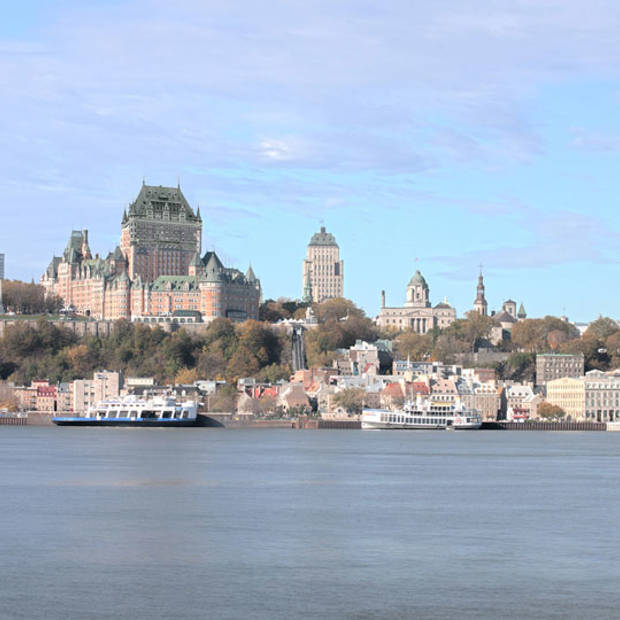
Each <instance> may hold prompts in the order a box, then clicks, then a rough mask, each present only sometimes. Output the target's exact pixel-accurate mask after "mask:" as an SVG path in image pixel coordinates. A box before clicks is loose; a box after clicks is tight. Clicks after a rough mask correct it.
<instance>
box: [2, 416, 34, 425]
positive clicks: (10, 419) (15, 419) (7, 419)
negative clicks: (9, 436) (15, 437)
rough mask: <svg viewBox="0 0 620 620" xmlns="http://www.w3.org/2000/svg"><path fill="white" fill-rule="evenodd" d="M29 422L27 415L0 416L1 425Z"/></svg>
mask: <svg viewBox="0 0 620 620" xmlns="http://www.w3.org/2000/svg"><path fill="white" fill-rule="evenodd" d="M27 423H28V418H26V417H25V416H0V426H26V424H27Z"/></svg>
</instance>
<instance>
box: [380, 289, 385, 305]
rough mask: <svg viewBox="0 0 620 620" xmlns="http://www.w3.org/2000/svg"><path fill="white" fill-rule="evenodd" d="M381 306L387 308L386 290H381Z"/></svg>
mask: <svg viewBox="0 0 620 620" xmlns="http://www.w3.org/2000/svg"><path fill="white" fill-rule="evenodd" d="M381 307H382V308H385V291H381Z"/></svg>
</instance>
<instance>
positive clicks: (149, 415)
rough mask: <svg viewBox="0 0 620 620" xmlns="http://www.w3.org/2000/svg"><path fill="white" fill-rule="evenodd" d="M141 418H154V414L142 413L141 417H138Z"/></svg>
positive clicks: (152, 412)
mask: <svg viewBox="0 0 620 620" xmlns="http://www.w3.org/2000/svg"><path fill="white" fill-rule="evenodd" d="M140 417H141V418H143V419H144V418H154V417H155V412H154V411H146V410H145V411H143V412H142V415H141V416H140Z"/></svg>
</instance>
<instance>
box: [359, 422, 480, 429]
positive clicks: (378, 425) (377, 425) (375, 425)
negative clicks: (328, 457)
mask: <svg viewBox="0 0 620 620" xmlns="http://www.w3.org/2000/svg"><path fill="white" fill-rule="evenodd" d="M480 426H481V424H454V425H453V424H449V425H448V424H399V423H396V422H394V423H389V422H365V421H364V420H362V430H377V431H380V430H381V431H441V430H455V431H475V430H478V429H479V428H480Z"/></svg>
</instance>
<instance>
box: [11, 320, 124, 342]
mask: <svg viewBox="0 0 620 620" xmlns="http://www.w3.org/2000/svg"><path fill="white" fill-rule="evenodd" d="M40 320H41V319H29V318H24V317H14V318H9V319H6V318H5V319H0V338H2V337H3V336H4V332H5V331H6V329H7V328H8V327H11V326H13V325H17V324H21V325H27V326H28V327H33V328H36V327H37V326H38V323H39V321H40ZM43 320H44V321H47V322H48V323H51V324H52V325H54V326H55V327H58V328H61V329H67V330H69V331H70V332H73V333H74V334H75V335H76V336H78V337H80V338H82V337H84V336H100V337H102V338H107V337H108V336H109V335H110V334H111V333H112V327H113V326H114V321H72V320H61V319H53V320H50V319H43Z"/></svg>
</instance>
